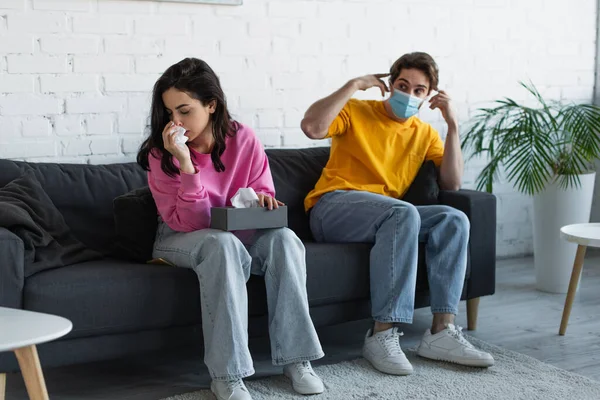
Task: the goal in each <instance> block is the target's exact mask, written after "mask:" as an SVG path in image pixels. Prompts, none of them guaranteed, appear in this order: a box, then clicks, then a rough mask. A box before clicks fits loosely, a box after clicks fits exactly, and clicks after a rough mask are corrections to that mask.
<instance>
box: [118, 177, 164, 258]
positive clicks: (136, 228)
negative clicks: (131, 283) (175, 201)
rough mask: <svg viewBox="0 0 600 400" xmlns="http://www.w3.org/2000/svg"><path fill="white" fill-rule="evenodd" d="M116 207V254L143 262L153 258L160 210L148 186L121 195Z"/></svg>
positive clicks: (119, 256)
mask: <svg viewBox="0 0 600 400" xmlns="http://www.w3.org/2000/svg"><path fill="white" fill-rule="evenodd" d="M113 207H114V217H115V232H116V242H115V250H114V255H115V257H118V258H123V259H127V260H131V261H138V262H142V263H143V262H146V261H148V260H150V259H152V250H153V247H154V238H155V236H156V228H157V226H158V211H157V209H156V203H155V202H154V198H153V197H152V192H150V189H149V188H148V186H145V187H143V188H140V189H135V190H132V191H131V192H129V193H125V194H124V195H121V196H118V197H117V198H115V200H114V201H113Z"/></svg>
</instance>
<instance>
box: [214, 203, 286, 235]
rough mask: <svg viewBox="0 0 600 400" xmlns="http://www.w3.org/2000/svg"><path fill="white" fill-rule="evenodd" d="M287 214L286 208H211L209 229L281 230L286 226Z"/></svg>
mask: <svg viewBox="0 0 600 400" xmlns="http://www.w3.org/2000/svg"><path fill="white" fill-rule="evenodd" d="M287 212H288V211H287V207H286V206H279V208H278V209H276V210H275V209H273V210H268V209H266V208H264V207H252V208H235V207H213V208H211V209H210V227H211V228H213V229H220V230H223V231H242V230H245V229H268V228H282V227H287V225H288V217H287V215H288V214H287Z"/></svg>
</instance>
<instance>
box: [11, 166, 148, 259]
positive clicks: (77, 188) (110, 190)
mask: <svg viewBox="0 0 600 400" xmlns="http://www.w3.org/2000/svg"><path fill="white" fill-rule="evenodd" d="M26 170H33V171H34V172H35V176H36V178H37V179H38V181H39V182H40V183H41V185H42V187H43V188H44V191H45V192H46V193H47V194H48V196H49V197H50V199H51V200H52V202H53V203H54V205H55V206H56V208H57V209H58V210H59V211H60V212H61V214H62V215H63V217H64V219H65V222H66V223H67V225H68V226H69V228H71V231H72V232H73V234H74V235H75V237H76V238H77V239H79V240H80V241H82V242H83V243H84V244H85V245H86V246H88V247H89V248H92V249H94V250H98V251H100V252H102V253H104V254H111V252H112V250H113V243H114V241H115V226H114V218H113V199H114V198H115V197H117V196H120V195H122V194H124V193H127V192H129V191H130V190H132V189H136V188H140V187H143V186H146V185H148V182H147V177H146V172H145V171H144V170H142V168H141V167H139V166H138V165H137V164H135V163H125V164H107V165H87V164H53V163H27V162H21V161H11V160H0V187H2V186H4V185H5V184H7V183H8V182H10V181H11V180H13V179H15V178H17V177H19V176H21V175H22V174H23V172H24V171H26ZM90 227H93V229H90Z"/></svg>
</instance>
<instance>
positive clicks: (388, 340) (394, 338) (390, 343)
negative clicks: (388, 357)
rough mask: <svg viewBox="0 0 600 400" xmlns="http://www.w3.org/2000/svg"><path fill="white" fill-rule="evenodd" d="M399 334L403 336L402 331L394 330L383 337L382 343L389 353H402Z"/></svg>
mask: <svg viewBox="0 0 600 400" xmlns="http://www.w3.org/2000/svg"><path fill="white" fill-rule="evenodd" d="M400 336H404V332H398V331H396V332H394V333H391V334H389V335H387V336H385V337H384V338H381V339H383V344H384V346H385V348H386V349H387V351H388V353H389V354H399V353H402V347H400Z"/></svg>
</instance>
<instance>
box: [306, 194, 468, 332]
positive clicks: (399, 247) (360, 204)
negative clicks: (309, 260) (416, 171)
mask: <svg viewBox="0 0 600 400" xmlns="http://www.w3.org/2000/svg"><path fill="white" fill-rule="evenodd" d="M310 227H311V230H312V233H313V236H314V238H315V239H316V240H317V241H318V242H337V243H374V245H373V248H372V250H371V258H370V279H371V303H372V311H371V313H372V316H373V318H374V319H375V320H376V321H378V322H384V323H386V322H387V323H391V322H405V323H411V322H412V318H413V312H414V300H415V286H416V279H417V256H418V252H419V251H418V250H419V242H422V243H425V249H426V264H427V276H428V279H429V290H430V297H431V312H433V313H448V314H456V313H457V311H458V302H459V301H460V296H461V293H462V288H463V283H464V280H465V273H466V269H467V245H468V241H469V220H468V219H467V216H466V215H465V214H464V213H463V212H461V211H459V210H456V209H454V208H452V207H447V206H441V205H433V206H413V205H411V204H409V203H407V202H404V201H401V200H397V199H394V198H390V197H387V196H383V195H379V194H374V193H370V192H362V191H355V190H349V191H346V190H336V191H334V192H330V193H327V194H325V195H323V196H322V197H321V198H320V199H319V201H318V202H317V204H316V205H315V206H314V207H313V208H312V210H311V212H310Z"/></svg>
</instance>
